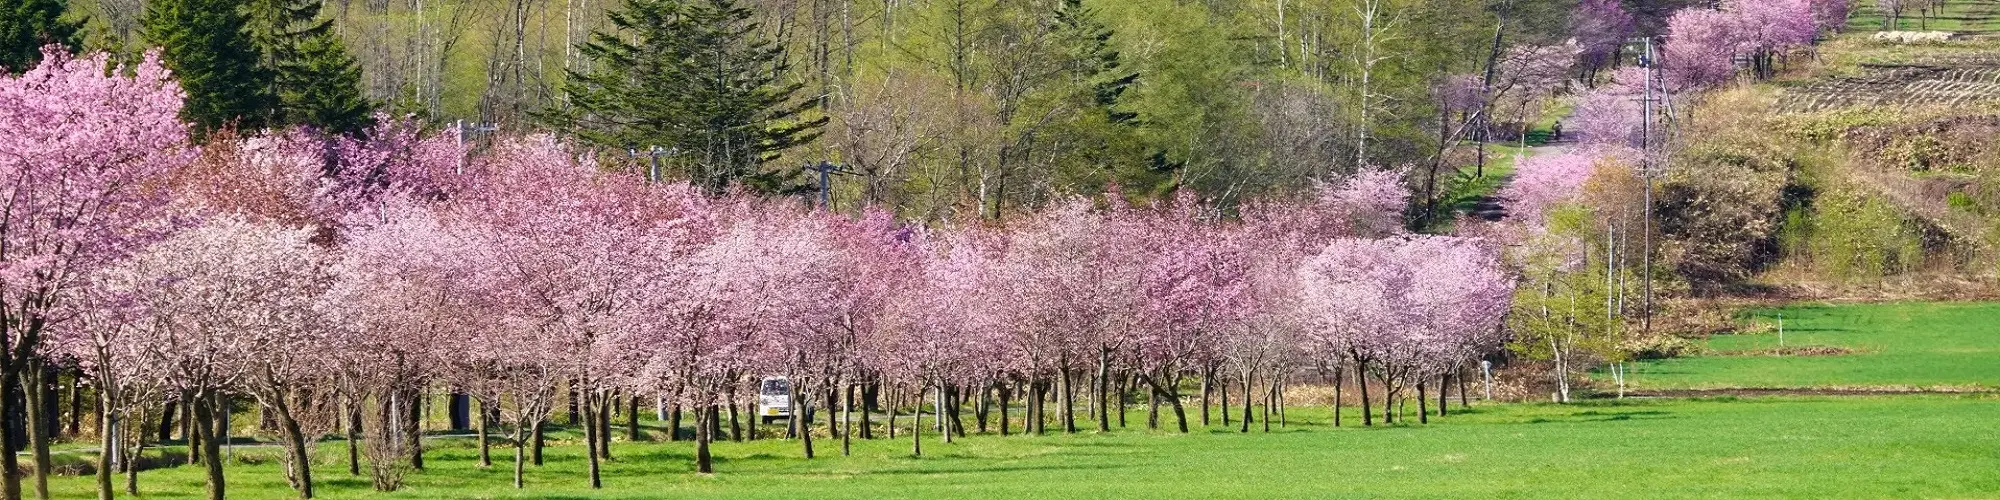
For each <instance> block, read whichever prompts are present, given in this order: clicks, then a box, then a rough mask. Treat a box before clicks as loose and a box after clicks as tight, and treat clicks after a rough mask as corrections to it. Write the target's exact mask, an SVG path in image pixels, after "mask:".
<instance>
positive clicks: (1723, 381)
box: [1629, 303, 2000, 389]
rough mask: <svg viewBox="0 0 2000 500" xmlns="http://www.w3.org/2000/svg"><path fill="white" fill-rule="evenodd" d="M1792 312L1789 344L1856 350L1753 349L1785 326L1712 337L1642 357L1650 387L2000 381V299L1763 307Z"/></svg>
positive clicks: (1635, 370)
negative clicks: (1693, 350) (1696, 351)
mask: <svg viewBox="0 0 2000 500" xmlns="http://www.w3.org/2000/svg"><path fill="white" fill-rule="evenodd" d="M1780 313H1782V314H1783V315H1784V318H1785V335H1784V337H1785V338H1784V341H1785V344H1786V345H1787V346H1794V347H1797V346H1831V347H1842V348H1847V349H1851V350H1853V351H1854V352H1852V353H1850V354H1842V355H1832V356H1777V355H1768V354H1765V355H1744V354H1743V353H1751V352H1758V351H1769V350H1771V349H1773V348H1776V347H1778V335H1777V333H1776V332H1775V331H1770V332H1761V333H1758V334H1754V335H1719V336H1715V337H1713V338H1710V339H1709V340H1708V342H1707V345H1708V348H1709V349H1710V350H1711V351H1714V352H1713V353H1711V354H1708V355H1702V356H1695V357H1688V358H1677V359H1667V360H1659V361H1650V362H1642V363H1633V364H1632V369H1631V372H1630V373H1631V377H1630V379H1629V383H1630V384H1632V385H1634V386H1637V387H1642V388H1655V389H1686V388H1694V389H1702V388H1741V387H1782V388H1800V387H1849V388H1852V387H1895V388H1971V387H1977V388H1987V389H1991V388H1995V387H2000V304H1994V303H1956V304H1948V303H1897V304H1864V305H1839V306H1827V305H1800V306H1793V307H1786V308H1782V309H1771V310H1756V311H1750V312H1747V313H1746V314H1747V315H1749V316H1751V317H1752V318H1753V319H1752V320H1753V321H1758V322H1763V323H1775V322H1776V319H1777V317H1778V315H1779V314H1780Z"/></svg>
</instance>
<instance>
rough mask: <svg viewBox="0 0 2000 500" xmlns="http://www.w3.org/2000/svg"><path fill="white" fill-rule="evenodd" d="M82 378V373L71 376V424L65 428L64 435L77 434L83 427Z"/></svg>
mask: <svg viewBox="0 0 2000 500" xmlns="http://www.w3.org/2000/svg"><path fill="white" fill-rule="evenodd" d="M82 379H83V374H82V373H78V374H75V375H72V376H70V378H69V425H68V426H66V427H64V429H63V435H66V436H75V435H77V434H79V433H80V432H79V431H81V430H82V429H83V380H82Z"/></svg>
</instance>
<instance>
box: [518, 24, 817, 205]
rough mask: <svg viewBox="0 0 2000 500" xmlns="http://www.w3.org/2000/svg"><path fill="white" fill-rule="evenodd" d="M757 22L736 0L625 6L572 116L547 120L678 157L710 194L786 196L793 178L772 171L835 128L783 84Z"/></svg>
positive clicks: (575, 94)
mask: <svg viewBox="0 0 2000 500" xmlns="http://www.w3.org/2000/svg"><path fill="white" fill-rule="evenodd" d="M752 15H753V13H752V12H751V10H750V9H749V8H746V7H741V6H738V5H736V3H735V2H734V1H733V0H625V2H624V4H623V5H622V6H620V8H618V9H617V10H615V11H613V12H611V14H610V16H609V20H610V23H611V26H612V28H611V29H610V30H606V31H599V32H596V33H593V34H592V36H591V40H590V41H589V42H587V43H585V44H583V45H582V46H580V47H579V50H580V51H581V52H582V54H583V56H584V57H588V58H590V59H592V60H594V61H595V63H596V64H595V65H594V66H595V69H594V70H592V71H588V72H576V71H572V72H570V75H569V81H568V82H567V83H566V85H565V86H564V94H565V97H566V98H567V103H566V107H562V106H559V107H558V109H557V110H556V111H554V112H552V113H549V114H547V115H545V116H544V118H545V119H546V120H547V121H549V122H551V124H553V125H555V126H557V127H559V128H562V129H565V130H567V131H568V132H570V133H572V134H574V135H576V136H577V137H578V138H580V139H582V140H584V141H586V142H590V143H594V144H596V145H598V146H600V147H606V148H618V149H623V148H633V147H641V148H643V147H651V146H659V147H664V148H672V150H674V151H676V155H675V156H674V157H672V158H671V159H670V160H669V162H670V163H673V164H676V165H677V166H678V167H680V168H682V169H684V173H685V174H686V175H687V176H688V177H689V178H691V179H692V180H693V181H694V182H695V183H696V184H698V185H701V186H703V187H705V188H707V189H709V190H711V191H721V190H723V189H726V188H727V187H729V186H731V185H747V186H750V187H753V188H756V189H761V190H765V191H778V190H782V189H784V187H785V186H784V182H785V181H786V180H787V176H786V175H785V173H782V172H772V171H767V170H765V169H763V168H762V167H763V165H764V164H766V163H769V162H772V161H774V160H777V159H778V158H779V156H780V154H781V153H782V152H783V151H785V150H787V149H790V148H792V147H795V146H798V145H801V144H805V143H809V142H812V141H813V140H815V139H817V138H818V137H819V134H820V128H821V126H822V125H825V124H826V122H827V120H826V119H825V118H823V117H810V116H809V113H810V112H812V111H814V109H815V108H816V107H817V105H818V103H817V101H818V100H817V99H798V98H795V97H794V94H795V93H797V91H798V90H799V89H800V88H801V84H798V83H785V82H786V80H785V79H784V74H785V72H786V71H787V70H788V69H789V68H788V66H787V65H786V64H785V62H784V58H783V55H782V49H781V48H780V47H778V46H776V45H774V44H772V43H771V42H770V41H767V40H764V39H761V38H760V37H759V36H758V35H757V25H756V24H755V23H753V22H751V21H750V18H751V17H752ZM789 173H792V174H796V173H797V171H796V170H794V171H791V172H789Z"/></svg>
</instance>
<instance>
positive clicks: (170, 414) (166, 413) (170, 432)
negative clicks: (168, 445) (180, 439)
mask: <svg viewBox="0 0 2000 500" xmlns="http://www.w3.org/2000/svg"><path fill="white" fill-rule="evenodd" d="M178 405H179V403H178V402H176V401H174V400H171V399H170V400H167V406H166V407H165V408H162V409H161V410H160V430H159V432H160V439H159V441H160V442H162V443H164V442H167V441H169V440H172V439H173V438H174V412H175V411H176V407H177V406H178Z"/></svg>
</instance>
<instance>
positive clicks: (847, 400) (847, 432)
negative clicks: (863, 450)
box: [840, 384, 855, 457]
mask: <svg viewBox="0 0 2000 500" xmlns="http://www.w3.org/2000/svg"><path fill="white" fill-rule="evenodd" d="M854 390H855V386H854V384H844V385H841V386H840V396H841V404H840V426H841V430H840V456H843V457H848V456H854Z"/></svg>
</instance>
